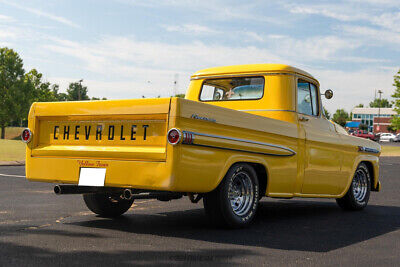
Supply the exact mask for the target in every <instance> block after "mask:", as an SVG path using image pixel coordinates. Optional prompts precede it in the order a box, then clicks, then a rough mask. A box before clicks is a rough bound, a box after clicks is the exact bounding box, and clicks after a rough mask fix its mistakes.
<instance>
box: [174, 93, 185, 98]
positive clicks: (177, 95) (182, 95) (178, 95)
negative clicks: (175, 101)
mask: <svg viewBox="0 0 400 267" xmlns="http://www.w3.org/2000/svg"><path fill="white" fill-rule="evenodd" d="M175 97H180V98H185V94H176V95H175Z"/></svg>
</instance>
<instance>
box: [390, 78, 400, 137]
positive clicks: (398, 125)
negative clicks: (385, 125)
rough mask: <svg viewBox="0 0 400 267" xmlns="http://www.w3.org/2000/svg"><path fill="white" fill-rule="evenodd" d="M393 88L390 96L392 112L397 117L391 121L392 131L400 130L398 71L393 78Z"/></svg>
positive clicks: (399, 79)
mask: <svg viewBox="0 0 400 267" xmlns="http://www.w3.org/2000/svg"><path fill="white" fill-rule="evenodd" d="M393 86H394V87H396V89H395V90H394V93H393V95H392V97H393V98H394V101H393V104H394V110H395V111H396V112H397V114H398V115H397V116H395V117H393V119H392V120H391V126H393V129H396V130H400V70H399V71H398V72H397V74H396V75H395V76H394V83H393Z"/></svg>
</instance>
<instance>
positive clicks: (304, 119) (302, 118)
mask: <svg viewBox="0 0 400 267" xmlns="http://www.w3.org/2000/svg"><path fill="white" fill-rule="evenodd" d="M299 121H308V118H306V117H300V118H299Z"/></svg>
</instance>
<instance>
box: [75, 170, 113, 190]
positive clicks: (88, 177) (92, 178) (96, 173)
mask: <svg viewBox="0 0 400 267" xmlns="http://www.w3.org/2000/svg"><path fill="white" fill-rule="evenodd" d="M105 179H106V169H105V168H81V170H80V174H79V183H78V185H80V186H104V181H105Z"/></svg>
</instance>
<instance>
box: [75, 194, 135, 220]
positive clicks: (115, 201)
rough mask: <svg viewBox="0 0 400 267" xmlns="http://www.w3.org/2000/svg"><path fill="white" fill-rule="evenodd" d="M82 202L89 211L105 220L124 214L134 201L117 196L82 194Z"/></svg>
mask: <svg viewBox="0 0 400 267" xmlns="http://www.w3.org/2000/svg"><path fill="white" fill-rule="evenodd" d="M83 200H84V201H85V204H86V206H87V207H88V208H89V210H91V211H92V212H94V213H96V214H98V215H99V216H101V217H105V218H114V217H118V216H120V215H122V214H124V213H125V212H126V211H127V210H129V208H130V207H131V206H132V203H133V201H134V199H131V200H126V199H122V198H121V197H120V196H118V195H116V196H114V195H110V194H104V193H97V194H84V195H83Z"/></svg>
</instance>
